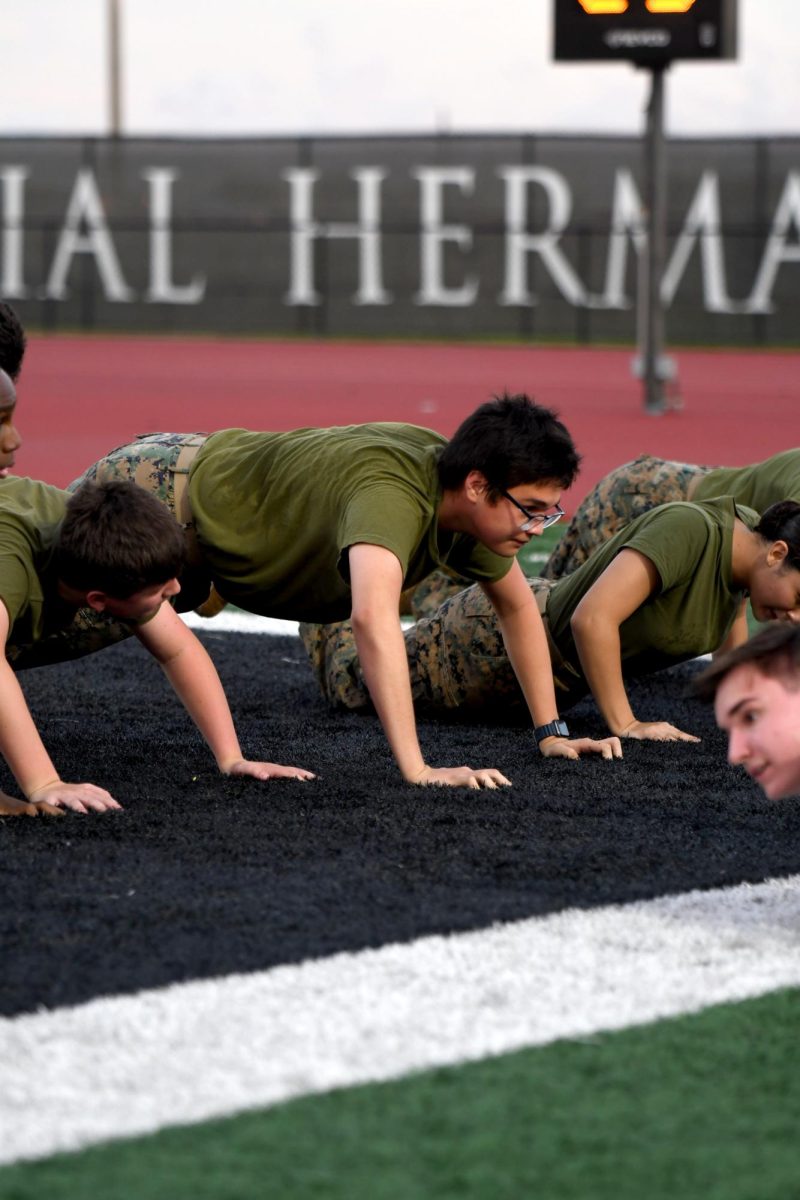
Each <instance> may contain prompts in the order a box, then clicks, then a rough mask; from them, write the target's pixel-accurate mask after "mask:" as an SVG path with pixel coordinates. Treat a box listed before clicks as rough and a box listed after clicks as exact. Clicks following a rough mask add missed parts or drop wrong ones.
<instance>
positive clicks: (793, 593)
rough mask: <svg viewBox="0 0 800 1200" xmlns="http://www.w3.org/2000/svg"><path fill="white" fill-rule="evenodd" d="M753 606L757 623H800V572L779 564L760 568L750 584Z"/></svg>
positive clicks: (794, 568) (751, 603)
mask: <svg viewBox="0 0 800 1200" xmlns="http://www.w3.org/2000/svg"><path fill="white" fill-rule="evenodd" d="M783 544H784V543H776V545H783ZM750 605H751V607H752V609H753V616H754V617H755V619H756V620H757V621H796V622H800V571H799V570H797V568H796V567H787V566H784V565H783V564H777V563H773V564H772V565H771V566H770V565H763V566H760V567H758V568H757V569H756V571H755V573H754V576H753V579H752V580H751V585H750Z"/></svg>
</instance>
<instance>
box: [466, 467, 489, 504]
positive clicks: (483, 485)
mask: <svg viewBox="0 0 800 1200" xmlns="http://www.w3.org/2000/svg"><path fill="white" fill-rule="evenodd" d="M488 487H489V481H488V479H487V478H486V476H485V475H484V473H483V471H470V473H469V475H467V477H466V479H465V480H464V494H465V495H466V497H467V499H468V500H471V501H472V502H473V503H475V501H476V500H479V499H480V498H481V497H483V496H485V495H486V491H487V489H488Z"/></svg>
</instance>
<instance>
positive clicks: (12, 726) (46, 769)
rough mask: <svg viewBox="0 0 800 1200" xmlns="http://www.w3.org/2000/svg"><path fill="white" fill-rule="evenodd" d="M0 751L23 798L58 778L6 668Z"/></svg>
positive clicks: (0, 689) (0, 697) (0, 696)
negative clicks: (22, 793)
mask: <svg viewBox="0 0 800 1200" xmlns="http://www.w3.org/2000/svg"><path fill="white" fill-rule="evenodd" d="M0 751H1V752H2V754H3V757H4V758H5V760H6V762H7V763H8V766H9V769H10V770H11V772H12V773H13V775H14V778H15V779H16V781H17V783H18V784H19V786H20V788H21V789H22V791H23V792H24V794H25V795H26V796H32V795H33V794H34V793H35V792H37V791H38V790H39V789H40V788H42V787H44V785H45V784H47V783H52V782H53V781H54V780H57V779H58V778H59V775H58V771H57V770H56V769H55V767H54V766H53V762H52V760H51V758H50V755H49V754H48V753H47V751H46V750H45V748H44V743H43V742H42V739H41V737H40V736H39V731H38V730H37V728H36V726H35V724H34V722H33V717H32V716H31V714H30V710H29V709H28V705H27V703H26V700H25V697H24V695H23V694H22V689H21V688H20V686H19V683H18V682H17V679H16V676H15V675H14V673H13V671H12V670H11V669H10V668H6V667H5V666H4V669H3V672H2V679H0Z"/></svg>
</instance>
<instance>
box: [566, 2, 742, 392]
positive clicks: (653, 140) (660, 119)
mask: <svg viewBox="0 0 800 1200" xmlns="http://www.w3.org/2000/svg"><path fill="white" fill-rule="evenodd" d="M553 3H554V10H553V13H554V21H553V32H554V52H553V57H554V58H555V60H556V61H557V62H558V61H560V62H619V61H627V62H630V63H633V64H634V65H635V66H637V67H646V68H647V69H648V70H649V71H650V79H651V84H650V99H649V102H648V105H647V120H646V126H645V137H644V175H645V188H644V197H645V198H644V211H643V214H642V216H643V226H644V231H645V233H646V235H647V239H646V241H647V245H646V251H645V253H644V254H643V255H641V256H640V259H639V274H638V280H637V304H636V317H637V343H638V349H639V353H638V356H637V358H636V359H634V371H635V373H636V374H637V375H640V376H641V378H642V382H643V387H644V397H643V399H644V409H645V412H648V413H653V414H657V413H662V412H664V411H665V409H666V408H667V407H668V405H667V388H666V385H667V382H668V381H669V380H671V379H674V378H675V374H676V372H675V365H674V363H673V362H672V361H671V360H670V359H669V358H667V356H666V355H665V353H664V326H665V319H664V306H663V303H662V300H661V280H662V276H663V274H664V263H665V260H666V245H667V155H666V140H665V137H664V84H665V75H666V71H667V68H668V67H669V64H670V63H671V62H673V61H674V60H675V59H678V58H680V59H694V60H695V61H702V60H709V59H732V58H735V57H736V17H737V0H553Z"/></svg>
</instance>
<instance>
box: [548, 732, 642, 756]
mask: <svg viewBox="0 0 800 1200" xmlns="http://www.w3.org/2000/svg"><path fill="white" fill-rule="evenodd" d="M539 750H540V751H541V753H542V754H543V755H544V756H545V758H580V756H581V755H582V754H599V755H600V756H601V757H602V758H622V746H621V745H620V740H619V738H618V737H607V738H600V739H599V741H595V739H594V738H559V737H552V738H543V740H542V741H541V742H540V743H539Z"/></svg>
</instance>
